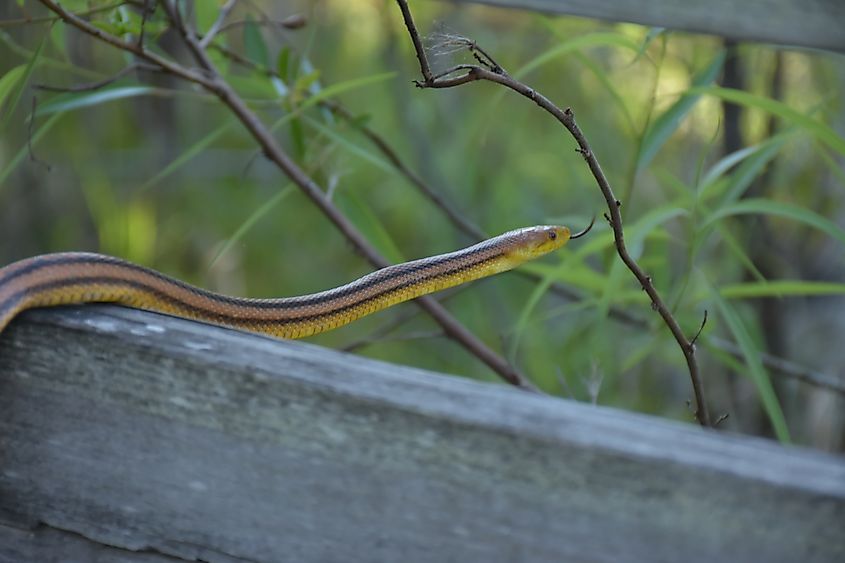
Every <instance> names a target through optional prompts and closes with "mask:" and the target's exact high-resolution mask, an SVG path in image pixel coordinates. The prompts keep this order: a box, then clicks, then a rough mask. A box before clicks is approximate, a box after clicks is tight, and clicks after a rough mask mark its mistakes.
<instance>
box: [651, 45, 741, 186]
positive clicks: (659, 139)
mask: <svg viewBox="0 0 845 563" xmlns="http://www.w3.org/2000/svg"><path fill="white" fill-rule="evenodd" d="M724 62H725V51H724V50H723V51H720V52H719V54H718V55H716V57H714V59H713V60H712V61H711V62H710V64H709V65H708V66H707V68H705V69H704V70H702V71H701V72H699V73H698V74H697V75H696V76H695V78H694V79H693V86H702V85H704V84H710V83H711V82H713V81H714V80H715V79H716V77H717V76H718V75H719V72H720V71H721V69H722V65H723V63H724ZM695 92H696V89H695V88H693V89H691V90H689V91H687V93H685V94H684V95H682V96H681V97H680V98H679V99H678V100H677V101H676V102H675V103H674V104H672V105H671V106H670V107H669V109H667V110H666V111H665V112H663V114H661V115H660V117H658V118H657V119H655V120H654V122H653V123H652V124H651V127H649V129H648V131H646V134H645V136H644V138H643V142H642V144H641V145H640V152H639V155H638V156H637V170H642V169H643V168H645V167H647V166H648V165H649V164H650V163H651V161H652V159H653V158H654V157H655V155H656V154H657V153H658V152H659V151H660V149H661V148H662V147H663V145H665V144H666V141H668V140H669V138H670V137H671V136H672V134H673V133H674V132H675V130H677V128H678V126H679V125H680V124H681V122H682V121H683V120H684V118H685V117H686V116H687V114H688V113H689V112H690V110H692V108H693V107H694V106H695V103H696V102H697V101H698V99H699V98H700V97H701V94H700V93H697V94H696V93H695Z"/></svg>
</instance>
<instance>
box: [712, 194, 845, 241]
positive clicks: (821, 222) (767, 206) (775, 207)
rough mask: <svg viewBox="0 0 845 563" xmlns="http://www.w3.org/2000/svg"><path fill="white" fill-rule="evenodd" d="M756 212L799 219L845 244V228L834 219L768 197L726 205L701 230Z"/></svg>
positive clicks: (794, 219) (800, 221)
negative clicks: (728, 219)
mask: <svg viewBox="0 0 845 563" xmlns="http://www.w3.org/2000/svg"><path fill="white" fill-rule="evenodd" d="M755 214H757V215H771V216H776V217H784V218H786V219H792V220H793V221H798V222H799V223H804V224H805V225H808V226H810V227H813V228H815V229H818V230H820V231H822V232H824V233H826V234H827V235H829V236H830V237H831V238H834V239H836V240H838V241H839V242H841V243H842V244H845V229H843V228H842V227H840V226H839V225H837V224H836V223H834V222H833V221H831V220H829V219H825V218H824V217H822V216H821V215H819V214H818V213H815V212H813V211H810V210H809V209H805V208H803V207H798V206H797V205H791V204H788V203H781V202H778V201H771V200H768V199H757V198H753V199H744V200H742V201H739V202H737V203H733V204H731V205H726V206H725V207H722V208H721V209H718V210H716V211H715V212H714V213H713V214H712V215H710V216H709V217H708V218H707V220H706V221H704V223H703V224H702V225H701V226H700V230H704V229H706V228H708V227H709V226H710V225H712V224H713V223H715V222H717V221H719V220H721V219H724V218H725V217H730V216H732V215H755Z"/></svg>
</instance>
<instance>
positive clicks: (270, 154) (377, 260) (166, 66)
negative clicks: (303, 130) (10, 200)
mask: <svg viewBox="0 0 845 563" xmlns="http://www.w3.org/2000/svg"><path fill="white" fill-rule="evenodd" d="M40 1H41V3H42V4H44V5H45V6H46V7H47V8H49V9H50V10H51V11H53V12H54V13H56V14H57V15H59V16H60V17H61V19H62V20H63V21H65V22H66V23H68V24H70V25H72V26H74V27H76V28H77V29H79V30H80V31H82V32H84V33H86V34H88V35H91V36H92V37H95V38H97V39H99V40H101V41H103V42H105V43H107V44H109V45H112V46H114V47H117V48H118V49H122V50H124V51H127V52H130V53H133V54H135V55H136V56H138V57H139V58H140V59H142V60H145V61H147V62H149V63H151V64H154V65H158V66H159V67H161V70H162V72H167V73H170V74H172V75H174V76H177V77H180V78H183V79H185V80H187V81H190V82H193V83H195V84H198V85H200V86H202V87H203V88H205V89H206V90H208V91H209V92H211V93H213V94H214V95H216V96H217V97H218V98H219V99H220V101H221V102H223V104H224V105H226V106H227V107H228V108H229V109H230V110H231V111H232V112H233V113H234V114H235V116H236V117H237V118H238V119H239V120H240V121H241V123H242V124H243V125H244V127H245V128H246V129H247V130H248V131H249V133H250V134H251V135H252V137H253V138H254V139H255V140H256V142H257V143H258V144H259V146H260V147H261V149H262V150H263V152H264V154H265V155H266V156H267V158H268V159H269V160H270V161H272V162H273V163H274V164H276V166H278V167H279V169H281V170H282V171H283V172H284V173H285V174H286V175H287V176H288V177H289V178H290V179H291V180H292V181H293V182H294V183H295V184H296V185H297V186H298V187H299V188H300V189H301V190H302V191H303V192H304V193H305V194H306V195H307V196H308V197H309V198H310V199H311V201H312V202H313V203H314V204H315V205H316V206H317V207H318V208H319V209H320V210H321V211H322V212H323V214H325V215H326V217H327V218H329V220H331V221H332V223H334V225H335V226H336V227H337V229H338V230H339V231H341V233H342V234H343V235H344V236H345V237H346V238H347V240H349V242H350V243H351V244H352V245H353V246H354V247H355V248H356V249H357V250H358V252H360V253H361V254H362V255H363V256H364V257H365V258H366V259H367V260H368V261H369V262H370V263H371V264H373V265H374V266H376V267H385V266H387V265H388V262H387V261H386V260H385V259H384V258H383V257H382V256H381V255H380V254H379V253H378V251H377V250H376V249H375V248H374V247H373V246H372V245H371V244H370V243H369V241H367V239H366V238H364V236H363V235H362V234H361V232H360V231H358V229H357V228H356V227H355V226H354V224H353V223H352V222H351V221H350V220H349V219H348V218H347V217H346V216H345V215H344V214H343V213H342V212H341V211H340V210H339V209H338V208H337V207H335V206H334V204H333V203H332V202H331V201H330V200H329V199H328V198H327V197H326V195H325V193H324V192H323V190H322V189H321V188H320V186H319V185H317V183H316V182H314V180H312V179H311V178H310V177H309V176H308V175H307V174H306V173H305V172H303V171H302V169H301V168H300V167H299V166H298V165H297V164H296V162H295V161H294V160H293V159H291V157H290V156H289V155H288V154H287V153H286V152H284V151H283V150H282V149H281V147H279V145H278V143H277V142H276V139H275V138H274V137H273V136H272V134H271V133H270V131H269V130H268V129H267V128H266V127H265V126H264V124H263V123H262V122H261V120H260V119H259V118H258V116H257V115H256V114H255V113H253V112H252V111H251V110H250V109H249V108H248V107H247V106H246V104H245V103H244V101H243V100H242V99H241V98H240V96H238V94H237V93H236V92H235V91H234V90H233V89H232V87H231V86H230V85H229V84H228V83H227V82H226V81H225V80H223V79H222V78H221V77H220V74H219V73H218V72H217V70H216V68H215V67H214V64H213V63H212V62H211V60H210V59H209V57H208V55H207V53H206V52H205V50H204V49H203V48H202V47H201V46H200V44H199V39H198V37H197V35H196V33H195V32H194V31H193V30H192V29H191V28H190V27H189V26H187V25H186V24H185V23H184V21H183V19H182V16H181V14H180V13H179V10H178V8H177V7H176V5H175V4H173V3H171V2H169V1H167V0H163V2H162V4H163V6H164V10H165V12H166V13H167V15H168V18H169V19H170V21H171V23H172V24H173V25H174V26H176V28H177V31H178V32H179V34H180V35H181V36H182V38H183V40H184V41H185V43H186V45H187V47H188V49H189V50H190V51H191V53H192V55H193V56H194V58H195V59H196V61H197V64H198V65H199V66H200V67H201V68H202V72H196V71H193V70H188V69H186V68H184V67H182V66H181V65H179V64H177V63H175V62H173V61H170V60H168V59H165V58H164V57H161V56H160V55H157V54H155V53H153V52H151V51H148V50H146V49H144V48H141V47H139V46H138V45H136V44H130V43H126V42H125V41H123V40H122V39H120V38H119V37H115V36H114V35H111V34H109V33H107V32H105V31H102V30H101V29H99V28H97V27H95V26H93V25H91V24H90V23H88V22H87V21H85V20H83V19H82V18H79V17H77V16H76V15H74V14H73V13H71V12H68V11H67V10H65V9H64V8H63V7H62V6H60V5H59V4H58V3H57V2H55V0H40ZM416 304H417V305H419V306H420V307H423V308H424V309H425V310H426V311H427V312H428V313H429V314H430V315H431V316H432V317H433V318H434V320H435V321H436V322H437V323H438V324H439V325H440V326H441V327H442V328H443V330H444V332H445V333H446V334H447V335H448V336H449V337H451V338H452V339H454V340H455V341H457V342H458V343H460V344H461V345H462V346H464V347H465V348H466V349H467V350H468V351H470V352H471V353H472V354H473V355H475V356H476V357H477V358H478V359H480V360H481V361H482V362H484V363H485V364H487V365H488V366H489V367H490V368H491V369H493V371H495V372H496V373H497V374H499V376H501V377H502V379H504V380H505V381H507V382H508V383H510V384H512V385H514V386H517V387H520V388H522V389H525V390H530V391H537V388H536V387H535V386H534V385H533V384H532V383H531V382H530V381H529V380H528V379H526V378H525V376H523V375H522V374H521V373H520V372H519V371H518V370H516V369H515V368H514V367H513V366H511V365H510V364H509V363H508V362H507V361H506V360H505V359H504V358H502V357H501V356H499V355H498V354H496V353H495V352H494V351H493V350H492V349H491V348H489V347H488V346H487V345H486V344H484V343H483V342H482V341H481V340H479V339H478V337H477V336H475V335H474V334H473V333H472V332H470V331H469V330H468V329H467V328H466V327H464V326H463V325H462V324H460V323H459V322H458V321H457V320H456V319H455V318H454V317H452V316H451V315H450V314H449V313H448V312H447V311H446V310H445V309H444V308H443V307H441V306H440V305H439V304H438V303H437V302H436V301H434V300H432V299H431V298H430V297H421V298H419V299H417V300H416Z"/></svg>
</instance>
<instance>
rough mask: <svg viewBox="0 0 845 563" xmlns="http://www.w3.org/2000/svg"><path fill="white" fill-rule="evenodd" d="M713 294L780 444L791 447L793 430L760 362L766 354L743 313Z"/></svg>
mask: <svg viewBox="0 0 845 563" xmlns="http://www.w3.org/2000/svg"><path fill="white" fill-rule="evenodd" d="M710 294H711V296H712V298H713V301H715V302H716V305H717V306H718V308H719V312H720V313H721V316H722V319H724V321H725V324H727V325H728V329H729V330H730V331H731V333H732V334H733V337H734V339H735V340H736V343H737V345H739V348H740V350H742V355H743V357H744V359H745V365H746V366H747V367H748V375H749V376H750V377H751V381H753V382H754V385H755V386H756V387H757V393H758V394H759V395H760V401H761V402H762V403H763V409H764V410H765V411H766V414H767V415H768V417H769V421H771V423H772V427H773V428H774V430H775V435H776V436H777V437H778V440H780V441H781V442H783V443H785V444H788V443H789V442H790V441H791V439H790V437H789V429H788V428H787V426H786V419H785V418H784V416H783V410H781V406H780V403H779V402H778V398H777V396H776V395H775V390H774V389H773V388H772V382H771V379H770V378H769V374H768V372H767V371H766V369H765V368H764V367H763V362H762V361H761V360H760V356H761V352H762V351H761V350H760V349H759V348H758V347H757V346H756V344H755V343H754V339H753V338H751V334H750V333H749V332H748V329H747V328H746V326H745V325H744V324H743V322H742V318H741V317H740V315H739V313H738V312H737V311H736V310H735V309H734V308H733V307H732V306H731V305H730V304H729V303H728V302H727V301H725V300H724V299H723V298H722V296H721V295H720V294H719V292H718V291H717V290H716V289H715V288H714V287H712V286H711V292H710Z"/></svg>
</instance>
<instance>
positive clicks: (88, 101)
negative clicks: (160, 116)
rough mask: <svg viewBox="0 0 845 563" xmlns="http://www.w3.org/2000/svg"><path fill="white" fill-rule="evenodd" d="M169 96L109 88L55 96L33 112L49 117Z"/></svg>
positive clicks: (132, 88) (130, 88)
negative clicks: (139, 98)
mask: <svg viewBox="0 0 845 563" xmlns="http://www.w3.org/2000/svg"><path fill="white" fill-rule="evenodd" d="M163 92H164V93H167V94H170V92H169V91H168V90H161V89H160V88H153V87H150V86H126V87H123V88H111V89H106V90H98V91H96V92H84V93H72V94H64V95H61V96H57V97H56V98H55V99H53V100H52V101H50V102H48V103H46V104H44V105H42V106H40V107H39V108H38V110H37V111H36V112H35V115H36V116H42V115H49V114H51V113H57V112H66V111H70V110H75V109H80V108H85V107H90V106H96V105H100V104H104V103H106V102H113V101H115V100H124V99H127V98H134V97H137V96H148V95H152V94H160V93H163Z"/></svg>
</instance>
